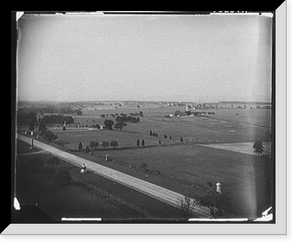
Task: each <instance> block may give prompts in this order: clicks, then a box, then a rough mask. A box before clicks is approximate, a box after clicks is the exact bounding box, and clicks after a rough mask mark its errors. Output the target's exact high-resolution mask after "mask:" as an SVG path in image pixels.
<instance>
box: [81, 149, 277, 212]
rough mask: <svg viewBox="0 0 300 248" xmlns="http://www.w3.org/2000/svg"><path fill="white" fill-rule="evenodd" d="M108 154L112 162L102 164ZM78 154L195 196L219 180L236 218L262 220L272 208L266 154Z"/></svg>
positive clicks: (146, 151)
mask: <svg viewBox="0 0 300 248" xmlns="http://www.w3.org/2000/svg"><path fill="white" fill-rule="evenodd" d="M106 154H108V155H109V156H110V158H111V159H112V161H110V162H106V161H104V157H105V155H106ZM76 155H79V156H83V157H85V158H87V159H90V160H92V161H94V162H98V163H100V164H102V165H105V166H108V167H110V168H112V169H116V170H119V171H121V172H124V173H127V174H130V175H132V176H135V177H138V178H141V179H143V180H146V181H149V182H151V183H154V184H157V185H160V186H162V187H165V188H169V189H171V190H174V191H176V192H179V193H181V194H183V195H187V196H189V197H193V198H197V197H199V196H202V195H204V194H206V193H207V192H208V191H209V187H208V185H207V181H210V182H212V183H213V184H215V183H217V182H220V183H221V184H222V189H223V192H224V193H225V194H226V195H227V196H228V200H229V202H230V204H231V213H232V214H233V216H235V217H237V216H239V217H245V216H247V217H250V216H257V215H258V216H259V215H260V214H261V212H262V211H264V210H265V209H266V208H268V207H269V206H270V204H271V198H270V197H271V193H270V192H271V191H270V190H271V181H272V166H271V160H270V159H269V158H267V157H264V156H261V157H258V156H252V155H247V154H242V153H234V152H230V151H222V150H216V149H213V148H206V147H201V146H196V145H178V146H166V147H153V148H142V149H129V150H110V151H105V152H96V154H95V155H96V156H95V155H89V154H82V153H76ZM145 164H146V165H147V166H146V169H144V168H143V167H145ZM157 171H159V173H157Z"/></svg>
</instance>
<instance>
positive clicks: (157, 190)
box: [17, 134, 212, 218]
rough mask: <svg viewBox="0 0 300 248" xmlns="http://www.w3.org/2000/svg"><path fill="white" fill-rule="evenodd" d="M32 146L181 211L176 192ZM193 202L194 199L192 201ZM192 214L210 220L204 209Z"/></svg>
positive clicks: (46, 147) (28, 140)
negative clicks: (83, 165) (83, 166)
mask: <svg viewBox="0 0 300 248" xmlns="http://www.w3.org/2000/svg"><path fill="white" fill-rule="evenodd" d="M17 139H19V140H21V141H23V142H26V143H27V144H30V145H31V144H32V143H31V142H32V138H30V137H26V136H23V135H19V134H17ZM34 146H35V147H37V148H39V149H42V150H44V151H47V152H49V153H51V154H52V155H54V156H56V157H59V158H60V159H63V160H65V161H68V162H70V163H72V164H73V165H75V166H78V167H81V166H82V164H83V163H85V165H86V167H87V169H88V170H90V171H92V172H93V173H95V174H98V175H100V176H103V177H105V178H108V179H110V180H113V181H115V182H118V183H120V184H122V185H125V186H127V187H129V188H132V189H134V190H137V191H139V192H141V193H143V194H146V195H148V196H151V197H153V198H155V199H157V200H160V201H162V202H164V203H167V204H169V205H171V206H174V207H177V208H180V209H181V207H182V206H181V203H180V202H181V201H182V200H184V198H185V196H184V195H182V194H179V193H177V192H174V191H171V190H169V189H166V188H163V187H160V186H158V185H155V184H152V183H149V182H147V181H144V180H141V179H139V178H136V177H133V176H130V175H127V174H125V173H122V172H119V171H116V170H113V169H110V168H108V167H106V166H103V165H100V164H98V163H95V162H92V161H90V160H88V159H85V158H81V157H78V156H76V155H73V154H70V153H68V152H65V151H62V150H60V149H57V148H55V147H52V146H50V145H47V144H45V143H43V142H40V141H38V140H34ZM192 201H194V199H192ZM191 211H192V213H193V214H194V215H195V216H196V217H199V218H212V216H211V214H210V211H209V209H208V208H206V207H198V206H192V207H191Z"/></svg>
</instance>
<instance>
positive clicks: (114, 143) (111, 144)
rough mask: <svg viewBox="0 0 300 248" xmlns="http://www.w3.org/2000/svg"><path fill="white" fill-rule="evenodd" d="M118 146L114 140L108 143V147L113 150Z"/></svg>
mask: <svg viewBox="0 0 300 248" xmlns="http://www.w3.org/2000/svg"><path fill="white" fill-rule="evenodd" d="M118 145H119V143H118V142H117V141H116V140H112V141H111V142H110V146H112V147H113V148H114V149H115V148H116V147H117V146H118Z"/></svg>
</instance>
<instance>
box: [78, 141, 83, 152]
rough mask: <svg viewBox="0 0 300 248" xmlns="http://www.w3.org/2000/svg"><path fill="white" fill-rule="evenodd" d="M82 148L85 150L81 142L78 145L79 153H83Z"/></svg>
mask: <svg viewBox="0 0 300 248" xmlns="http://www.w3.org/2000/svg"><path fill="white" fill-rule="evenodd" d="M82 148H83V146H82V143H81V142H79V145H78V151H80V152H81V151H82Z"/></svg>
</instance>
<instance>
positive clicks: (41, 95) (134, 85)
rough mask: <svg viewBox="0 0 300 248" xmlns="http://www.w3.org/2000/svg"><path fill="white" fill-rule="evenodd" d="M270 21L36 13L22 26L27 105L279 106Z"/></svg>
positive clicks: (20, 63) (22, 86) (22, 87)
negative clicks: (194, 103) (275, 99)
mask: <svg viewBox="0 0 300 248" xmlns="http://www.w3.org/2000/svg"><path fill="white" fill-rule="evenodd" d="M271 23H272V19H271V18H270V17H265V16H248V15H228V16H227V15H225V16H223V15H222V16H215V15H211V16H194V15H74V14H73V15H45V14H44V15H34V14H25V15H23V16H22V17H21V18H20V19H19V21H18V43H17V99H18V100H20V101H106V100H119V101H122V100H123V101H124V100H139V101H199V100H201V101H202V100H204V101H263V102H270V101H271V88H272V87H271V66H272V65H271V42H272V40H271Z"/></svg>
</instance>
